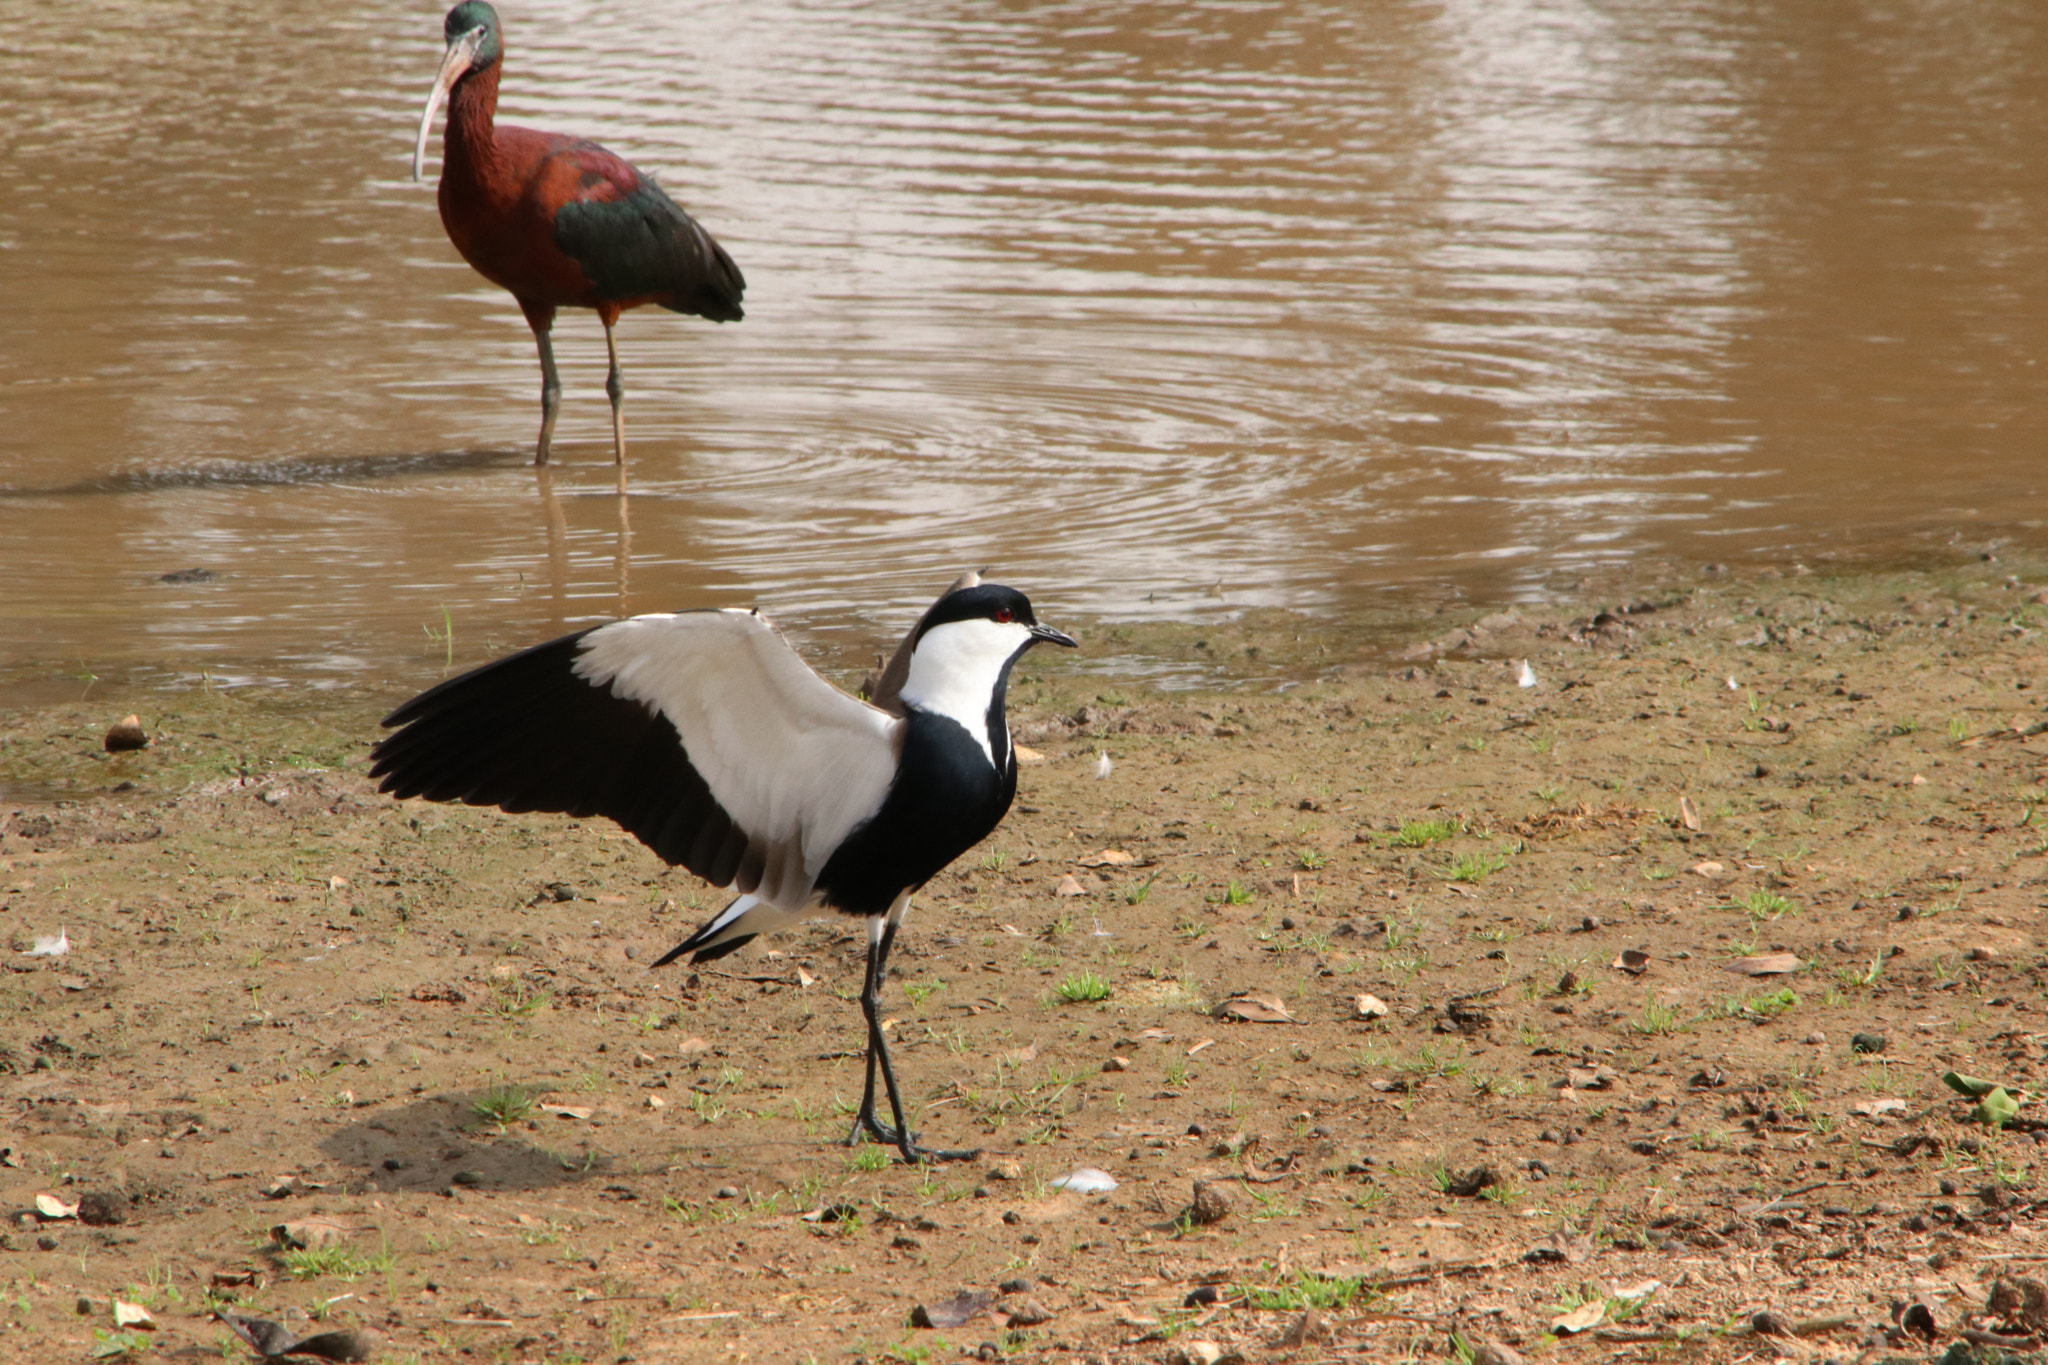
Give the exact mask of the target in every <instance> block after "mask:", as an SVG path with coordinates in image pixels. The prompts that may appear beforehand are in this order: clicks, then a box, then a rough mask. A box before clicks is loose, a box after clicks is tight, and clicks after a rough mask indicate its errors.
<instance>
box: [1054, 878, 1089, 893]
mask: <svg viewBox="0 0 2048 1365" xmlns="http://www.w3.org/2000/svg"><path fill="white" fill-rule="evenodd" d="M1053 894H1054V895H1055V896H1085V895H1087V894H1088V888H1087V887H1085V886H1083V885H1081V883H1079V882H1077V881H1075V880H1074V878H1073V874H1072V873H1069V874H1068V875H1066V876H1064V877H1061V878H1060V884H1059V885H1058V886H1057V887H1055V888H1054V889H1053Z"/></svg>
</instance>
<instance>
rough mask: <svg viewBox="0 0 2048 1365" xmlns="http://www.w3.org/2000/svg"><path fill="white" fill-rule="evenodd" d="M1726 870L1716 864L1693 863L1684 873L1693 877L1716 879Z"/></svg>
mask: <svg viewBox="0 0 2048 1365" xmlns="http://www.w3.org/2000/svg"><path fill="white" fill-rule="evenodd" d="M1726 870H1727V869H1726V868H1724V867H1722V866H1721V865H1720V864H1719V863H1716V862H1711V861H1710V862H1704V863H1694V864H1693V865H1692V866H1691V867H1689V868H1687V869H1686V871H1688V872H1690V873H1692V875H1693V876H1695V877H1718V876H1720V875H1721V874H1722V873H1723V872H1725V871H1726Z"/></svg>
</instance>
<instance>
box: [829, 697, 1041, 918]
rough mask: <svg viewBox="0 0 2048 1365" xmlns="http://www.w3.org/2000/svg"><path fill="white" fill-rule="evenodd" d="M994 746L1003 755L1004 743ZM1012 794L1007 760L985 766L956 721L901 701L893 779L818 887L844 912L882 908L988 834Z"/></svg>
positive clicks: (1012, 772) (1013, 772) (1011, 766)
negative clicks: (902, 712)
mask: <svg viewBox="0 0 2048 1365" xmlns="http://www.w3.org/2000/svg"><path fill="white" fill-rule="evenodd" d="M1006 738H1007V737H1006ZM999 752H1002V753H1003V754H1004V756H1005V758H1006V759H1009V754H1008V744H1007V743H1005V745H1004V747H1003V749H1002V750H999ZM1016 794H1017V765H1016V763H1015V761H1014V760H1011V761H1006V762H1005V763H1004V764H1003V766H1002V767H1001V768H1000V769H998V768H994V767H991V766H990V764H989V760H988V755H987V754H985V753H983V752H982V751H981V746H980V745H979V744H977V743H975V741H974V737H973V736H972V735H970V734H968V733H967V731H966V730H965V729H963V728H962V727H961V725H960V723H959V722H958V721H955V720H953V719H952V718H951V717H949V716H942V715H937V714H935V713H933V712H930V711H921V710H919V709H918V708H916V707H915V706H912V707H909V708H907V711H906V714H905V717H904V739H903V755H902V758H901V760H900V761H899V762H898V764H897V768H896V780H895V781H894V782H893V783H892V784H891V785H890V787H889V794H888V796H887V797H886V798H884V799H883V802H882V806H881V809H879V810H877V811H876V812H875V814H874V817H873V818H872V819H870V820H868V821H867V822H866V823H865V824H863V825H861V826H860V827H859V828H858V829H856V830H854V832H853V833H852V834H851V835H849V836H848V837H847V838H846V840H845V842H843V843H842V844H840V845H839V847H838V849H837V850H836V851H835V852H834V853H833V854H832V857H831V858H830V859H829V860H827V862H826V863H825V866H824V868H823V869H822V870H821V871H820V872H819V873H818V883H817V889H818V892H819V894H820V895H821V896H823V898H824V899H825V902H826V903H827V904H828V905H831V906H832V907H833V908H834V909H837V910H840V911H843V912H845V913H846V914H849V915H881V914H886V913H887V912H888V910H889V907H890V905H891V904H892V903H894V901H895V899H896V897H897V896H899V895H901V894H902V893H903V892H905V891H914V890H916V889H917V888H918V887H920V886H923V885H924V884H925V883H926V882H928V881H930V880H931V879H932V877H933V876H935V875H936V874H937V873H938V872H939V870H940V869H942V868H944V867H945V866H946V864H948V863H950V862H952V861H953V860H954V859H955V858H957V857H959V856H960V855H961V854H963V853H965V852H966V851H967V850H968V849H970V848H972V847H974V846H975V845H976V844H978V843H980V842H981V841H982V840H983V839H985V838H987V837H988V834H989V831H991V830H993V829H994V828H995V827H996V826H997V825H998V824H1000V823H1001V822H1002V819H1003V816H1004V815H1005V814H1006V813H1007V812H1008V811H1009V809H1010V801H1011V799H1012V798H1013V797H1015V796H1016Z"/></svg>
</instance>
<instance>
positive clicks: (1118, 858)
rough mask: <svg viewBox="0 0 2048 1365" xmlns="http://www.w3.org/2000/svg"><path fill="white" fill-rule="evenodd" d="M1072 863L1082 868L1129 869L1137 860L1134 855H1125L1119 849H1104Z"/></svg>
mask: <svg viewBox="0 0 2048 1365" xmlns="http://www.w3.org/2000/svg"><path fill="white" fill-rule="evenodd" d="M1074 861H1075V862H1077V863H1079V864H1080V865H1081V866H1083V867H1129V866H1130V865H1131V864H1132V863H1135V862H1137V861H1138V858H1137V855H1136V854H1134V853H1126V852H1124V851H1123V850H1122V849H1120V848H1105V849H1099V850H1097V851H1096V852H1094V853H1090V854H1088V855H1087V856H1086V857H1084V858H1076V859H1074Z"/></svg>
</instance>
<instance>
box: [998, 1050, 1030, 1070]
mask: <svg viewBox="0 0 2048 1365" xmlns="http://www.w3.org/2000/svg"><path fill="white" fill-rule="evenodd" d="M1037 1058H1038V1044H1036V1043H1026V1044H1025V1045H1024V1046H1023V1047H1013V1048H1011V1049H1010V1050H1009V1051H1008V1052H1005V1053H1003V1054H1002V1056H1001V1057H1000V1058H999V1060H1000V1061H1001V1062H1002V1063H1003V1064H1004V1065H1005V1066H1007V1067H1009V1068H1010V1069H1011V1070H1012V1071H1014V1070H1016V1069H1017V1068H1018V1067H1020V1066H1025V1065H1027V1064H1029V1063H1031V1062H1033V1061H1036V1060H1037Z"/></svg>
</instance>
